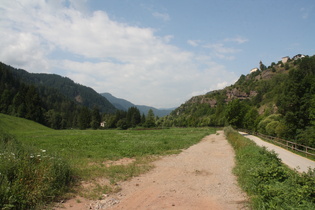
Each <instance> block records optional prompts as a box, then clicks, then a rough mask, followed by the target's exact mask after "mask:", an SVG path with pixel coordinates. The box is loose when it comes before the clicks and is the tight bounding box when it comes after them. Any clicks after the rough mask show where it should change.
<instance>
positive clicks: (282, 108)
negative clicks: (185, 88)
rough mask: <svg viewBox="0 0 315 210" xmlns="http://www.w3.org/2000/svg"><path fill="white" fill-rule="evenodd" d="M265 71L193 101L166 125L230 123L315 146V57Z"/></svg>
mask: <svg viewBox="0 0 315 210" xmlns="http://www.w3.org/2000/svg"><path fill="white" fill-rule="evenodd" d="M260 68H261V69H262V70H263V71H256V72H254V73H251V74H248V75H246V76H245V75H241V76H240V78H239V80H238V81H237V82H236V83H235V84H234V85H231V86H229V87H226V88H225V89H223V90H217V91H212V92H209V93H207V94H206V95H203V96H195V97H193V98H192V99H190V100H188V101H187V102H186V103H184V104H182V105H181V106H180V107H178V108H177V109H176V110H174V111H173V112H172V113H171V117H166V118H165V119H164V120H161V121H163V124H164V125H167V126H169V125H171V126H183V127H189V126H190V127H191V126H205V125H209V126H224V125H226V124H229V125H232V126H233V127H237V128H246V129H249V130H252V131H259V132H261V133H264V134H267V135H272V136H277V137H281V138H285V139H287V140H291V141H296V142H297V143H303V144H306V145H308V146H311V145H314V143H313V142H315V140H314V135H313V134H312V131H314V127H315V108H314V107H315V56H311V57H308V56H306V57H305V58H302V59H298V60H296V61H293V60H290V61H288V62H287V63H286V64H285V65H284V64H282V62H281V61H280V62H278V64H277V65H276V64H275V63H272V64H271V66H270V67H268V68H266V67H265V66H264V65H263V64H262V63H260ZM286 69H287V70H286ZM238 94H239V95H238ZM246 94H247V96H246ZM268 116H270V117H268ZM274 116H280V118H279V119H273V117H274Z"/></svg>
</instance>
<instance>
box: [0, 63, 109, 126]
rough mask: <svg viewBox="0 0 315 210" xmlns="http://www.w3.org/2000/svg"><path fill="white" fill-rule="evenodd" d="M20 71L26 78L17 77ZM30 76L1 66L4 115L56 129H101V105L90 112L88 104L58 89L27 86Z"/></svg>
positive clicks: (1, 104)
mask: <svg viewBox="0 0 315 210" xmlns="http://www.w3.org/2000/svg"><path fill="white" fill-rule="evenodd" d="M18 71H20V72H22V73H23V76H22V75H19V74H16V72H18ZM28 74H29V73H27V72H25V71H23V70H17V69H14V68H12V67H11V66H8V65H5V64H3V63H0V96H1V98H0V112H1V113H4V114H9V115H13V116H17V117H22V118H26V119H30V120H33V121H36V122H39V123H41V124H43V125H46V126H48V127H51V128H54V129H65V128H81V129H86V128H90V127H92V128H98V127H99V122H100V121H101V113H102V112H101V110H100V108H99V106H97V104H96V105H94V106H93V107H92V108H90V107H89V106H88V104H84V103H79V102H78V101H76V100H73V98H71V97H67V96H66V95H64V94H63V93H62V92H60V91H59V89H58V88H53V87H50V86H47V85H43V83H42V84H40V82H38V83H36V82H27V80H29V79H27V78H30V76H29V75H28ZM21 77H23V79H22V78H21ZM52 78H53V77H52ZM56 78H59V76H58V77H56ZM59 81H60V80H59ZM55 83H56V82H55ZM72 83H73V82H72ZM60 84H62V83H60ZM73 84H74V83H73ZM65 87H67V86H65ZM74 88H75V87H74ZM114 110H115V109H113V110H110V111H111V112H113V111H114ZM109 113H110V112H109Z"/></svg>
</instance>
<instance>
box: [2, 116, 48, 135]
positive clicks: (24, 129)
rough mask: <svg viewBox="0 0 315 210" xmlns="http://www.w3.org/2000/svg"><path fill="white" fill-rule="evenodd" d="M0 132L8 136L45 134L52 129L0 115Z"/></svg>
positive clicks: (22, 119) (29, 121)
mask: <svg viewBox="0 0 315 210" xmlns="http://www.w3.org/2000/svg"><path fill="white" fill-rule="evenodd" d="M0 130H3V131H5V132H7V133H10V134H22V133H28V132H46V131H51V130H52V129H50V128H48V127H45V126H43V125H41V124H38V123H36V122H33V121H31V120H27V119H24V118H19V117H13V116H9V115H5V114H1V113H0Z"/></svg>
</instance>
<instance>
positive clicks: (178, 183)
mask: <svg viewBox="0 0 315 210" xmlns="http://www.w3.org/2000/svg"><path fill="white" fill-rule="evenodd" d="M154 165H155V168H154V169H153V170H152V171H150V172H148V173H146V174H143V175H141V176H139V177H135V178H133V179H132V180H130V181H128V182H124V183H122V184H121V188H122V191H120V192H119V193H117V194H113V195H109V196H108V197H106V198H104V200H100V201H93V202H90V203H89V204H85V207H84V208H83V203H80V205H81V207H82V208H79V206H75V205H73V206H72V207H71V208H67V209H110V210H121V209H123V210H160V209H174V210H179V209H180V210H199V209H200V210H201V209H205V210H211V209H214V210H220V209H222V210H223V209H224V210H229V209H231V210H232V209H233V210H234V209H246V208H245V206H246V199H247V198H246V194H245V193H243V192H242V191H241V190H240V188H239V187H238V185H237V181H236V177H235V176H234V175H233V174H232V168H233V167H234V151H233V149H232V147H231V146H230V144H229V143H228V142H227V140H226V139H225V136H224V134H223V132H222V131H219V132H218V133H217V135H216V134H213V135H209V136H207V137H205V138H204V139H203V140H202V141H201V142H200V143H198V144H196V145H193V146H191V147H190V148H188V149H187V150H184V151H183V152H182V153H180V154H178V155H171V156H167V157H164V158H162V159H160V160H158V161H156V162H155V163H154Z"/></svg>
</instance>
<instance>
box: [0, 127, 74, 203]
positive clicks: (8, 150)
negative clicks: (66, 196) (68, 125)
mask: <svg viewBox="0 0 315 210" xmlns="http://www.w3.org/2000/svg"><path fill="white" fill-rule="evenodd" d="M72 181H73V176H72V172H71V169H70V167H69V166H68V164H67V163H66V162H64V161H63V160H61V159H60V158H57V157H54V156H51V155H48V154H47V152H46V150H38V151H36V150H31V149H26V148H24V147H23V146H22V145H21V144H20V143H19V142H18V141H17V140H16V139H15V138H14V137H13V136H10V135H7V134H3V133H2V134H0V209H31V208H35V207H36V206H38V205H41V204H44V203H47V202H50V201H53V200H54V199H55V198H56V196H58V195H61V193H64V192H65V191H66V190H67V189H68V187H69V185H70V184H71V183H72Z"/></svg>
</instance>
